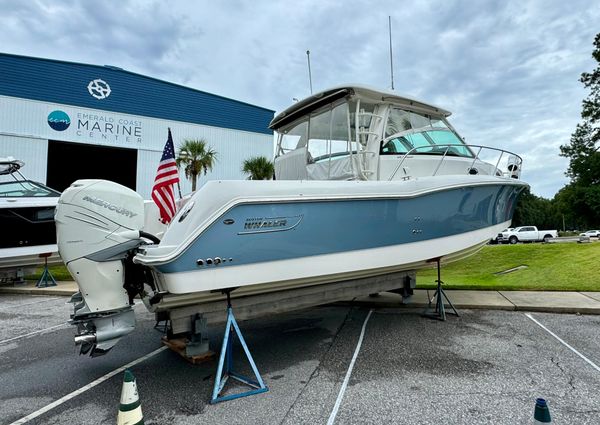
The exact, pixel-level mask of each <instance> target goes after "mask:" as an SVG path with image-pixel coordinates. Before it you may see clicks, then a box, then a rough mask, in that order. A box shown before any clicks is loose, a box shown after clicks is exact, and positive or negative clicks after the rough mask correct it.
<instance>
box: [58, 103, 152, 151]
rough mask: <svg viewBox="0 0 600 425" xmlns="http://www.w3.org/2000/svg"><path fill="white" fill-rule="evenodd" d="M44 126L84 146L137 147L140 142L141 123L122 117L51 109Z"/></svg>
mask: <svg viewBox="0 0 600 425" xmlns="http://www.w3.org/2000/svg"><path fill="white" fill-rule="evenodd" d="M47 122H48V126H49V127H50V128H51V129H52V130H53V131H55V132H61V133H63V132H64V136H70V137H74V138H75V139H76V140H77V141H82V142H88V143H102V142H104V143H111V144H117V145H137V144H142V142H143V121H142V120H140V119H139V118H131V117H127V116H122V115H116V114H108V113H99V112H90V111H81V110H70V111H64V110H53V111H51V112H50V113H49V114H48V117H47Z"/></svg>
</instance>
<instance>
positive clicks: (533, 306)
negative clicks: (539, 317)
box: [500, 291, 600, 314]
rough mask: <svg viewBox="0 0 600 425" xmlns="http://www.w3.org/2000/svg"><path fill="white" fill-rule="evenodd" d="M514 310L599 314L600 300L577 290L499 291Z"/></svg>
mask: <svg viewBox="0 0 600 425" xmlns="http://www.w3.org/2000/svg"><path fill="white" fill-rule="evenodd" d="M500 294H502V295H503V296H505V297H506V298H507V299H508V300H509V301H510V302H511V303H513V304H514V305H515V309H516V310H528V311H546V312H553V313H590V314H600V301H597V300H595V299H592V298H590V297H587V296H585V295H583V294H580V293H579V292H537V291H500Z"/></svg>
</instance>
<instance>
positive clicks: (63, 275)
mask: <svg viewBox="0 0 600 425" xmlns="http://www.w3.org/2000/svg"><path fill="white" fill-rule="evenodd" d="M521 265H526V266H527V268H526V269H521V270H517V271H515V272H512V273H508V274H505V275H501V276H496V275H495V274H494V273H497V272H501V271H503V270H507V269H510V268H512V267H517V266H521ZM50 271H51V272H52V275H53V276H54V278H55V279H56V280H72V279H73V278H72V277H71V275H70V274H69V271H68V270H67V268H66V267H65V266H63V265H57V266H51V267H50ZM41 274H42V268H39V269H38V270H37V271H36V273H34V274H33V275H31V276H27V279H29V280H37V279H39V277H40V275H41ZM435 279H437V272H436V270H435V269H427V270H421V271H419V273H418V275H417V288H433V287H434V286H435V283H434V282H435ZM442 281H443V282H444V287H446V288H449V289H484V290H503V291H506V290H530V291H600V242H593V243H585V244H579V243H561V244H558V243H557V244H539V243H536V244H517V245H487V246H484V247H483V249H482V250H481V251H479V252H478V253H477V254H475V255H472V256H471V257H468V258H466V259H464V260H461V261H458V262H455V263H451V264H448V265H445V266H443V267H442Z"/></svg>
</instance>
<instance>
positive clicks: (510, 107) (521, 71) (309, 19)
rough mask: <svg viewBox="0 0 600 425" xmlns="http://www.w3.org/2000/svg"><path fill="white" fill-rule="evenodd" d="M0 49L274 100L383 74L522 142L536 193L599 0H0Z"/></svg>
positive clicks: (576, 96)
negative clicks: (390, 29) (391, 67)
mask: <svg viewBox="0 0 600 425" xmlns="http://www.w3.org/2000/svg"><path fill="white" fill-rule="evenodd" d="M0 10H2V15H1V16H0V23H1V27H2V31H1V32H0V46H1V47H0V50H1V51H3V52H6V53H14V54H21V55H29V56H39V57H46V58H53V59H61V60H68V61H76V62H85V63H91V64H98V65H104V64H109V65H115V66H120V67H122V68H125V69H127V70H129V71H133V72H138V73H142V74H146V75H150V76H153V77H157V78H161V79H164V80H168V81H171V82H175V83H180V84H184V85H187V86H190V87H193V88H196V89H200V90H203V91H207V92H211V93H215V94H219V95H222V96H226V97H231V98H234V99H238V100H242V101H245V102H249V103H253V104H256V105H260V106H263V107H266V108H270V109H273V110H276V111H279V110H282V109H284V108H285V107H287V106H289V104H290V103H291V102H292V99H293V98H302V97H304V96H307V95H308V94H309V84H308V72H307V61H306V50H307V49H310V52H311V55H310V57H311V67H312V79H313V88H314V90H315V91H317V90H319V89H323V88H327V87H330V86H334V85H339V84H343V83H361V84H368V85H373V86H376V87H380V88H384V89H385V88H388V89H389V88H390V70H389V50H388V15H389V16H391V18H392V27H393V40H392V43H393V47H394V54H393V60H394V68H395V69H394V77H395V78H394V81H395V84H394V85H395V89H396V91H397V92H398V93H402V94H408V95H411V96H415V97H418V98H420V99H423V100H425V101H429V102H432V103H436V104H439V106H442V107H444V108H446V109H449V110H451V111H453V117H451V121H452V123H453V125H454V126H455V127H456V128H457V130H458V131H459V132H460V133H461V134H462V135H463V136H464V137H465V138H466V140H467V142H468V143H472V144H483V145H490V146H495V147H501V148H504V149H508V150H511V151H513V152H516V153H518V154H520V155H521V156H523V158H524V160H525V171H524V174H523V178H524V179H525V180H526V181H528V182H529V183H530V184H531V186H532V190H533V192H534V193H535V194H537V195H540V196H545V197H552V196H554V194H555V193H556V191H558V190H559V189H560V188H561V187H562V186H563V185H564V184H565V183H567V181H568V180H567V178H566V177H564V172H565V170H566V168H567V163H568V162H567V160H566V159H564V158H561V157H559V156H558V154H559V146H560V145H561V144H564V143H567V142H568V141H569V137H570V134H571V133H572V131H573V130H574V128H575V125H576V124H577V123H578V122H579V118H580V116H579V114H580V111H581V101H582V99H583V98H584V97H585V96H586V95H587V92H586V91H585V90H584V89H583V87H582V85H581V83H579V81H578V79H579V76H580V74H581V73H582V72H584V71H591V70H592V69H593V67H594V62H593V60H592V58H591V53H592V48H593V45H592V42H593V39H594V36H595V34H596V33H597V32H600V0H569V1H565V0H556V1H555V0H545V1H543V0H531V1H530V0H505V1H502V0H499V1H483V0H482V1H466V0H463V1H452V0H444V1H424V0H421V1H398V0H395V1H394V0H389V1H372V0H371V1H357V0H352V1H349V0H344V1H342V0H338V1H329V0H314V1H312V0H311V1H302V0H296V1H266V0H254V1H219V2H211V3H209V2H191V1H179V2H177V1H169V2H167V1H150V0H140V1H133V0H132V1H127V0H119V1H114V0H105V1H84V0H82V1H76V0H60V1H59V0H56V1H43V0H32V1H21V0H0Z"/></svg>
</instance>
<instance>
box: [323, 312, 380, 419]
mask: <svg viewBox="0 0 600 425" xmlns="http://www.w3.org/2000/svg"><path fill="white" fill-rule="evenodd" d="M372 313H373V309H371V310H369V314H367V317H366V318H365V321H364V322H363V325H362V330H361V331H360V337H359V338H358V343H357V344H356V348H355V349H354V355H353V356H352V360H351V361H350V366H349V367H348V370H347V371H346V377H345V378H344V382H343V383H342V388H340V392H339V394H338V397H337V400H336V401H335V406H333V410H332V411H331V414H330V415H329V420H328V421H327V425H332V424H333V423H334V422H335V417H336V416H337V412H338V410H339V408H340V405H341V404H342V399H343V398H344V393H345V392H346V387H347V386H348V382H349V381H350V375H352V369H354V363H355V362H356V358H357V357H358V353H359V351H360V346H361V345H362V342H363V337H364V336H365V329H366V328H367V322H368V321H369V318H370V317H371V314H372Z"/></svg>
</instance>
